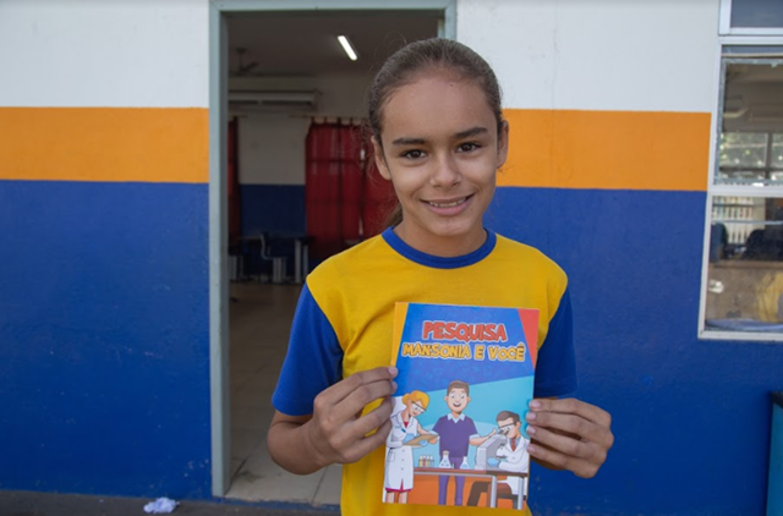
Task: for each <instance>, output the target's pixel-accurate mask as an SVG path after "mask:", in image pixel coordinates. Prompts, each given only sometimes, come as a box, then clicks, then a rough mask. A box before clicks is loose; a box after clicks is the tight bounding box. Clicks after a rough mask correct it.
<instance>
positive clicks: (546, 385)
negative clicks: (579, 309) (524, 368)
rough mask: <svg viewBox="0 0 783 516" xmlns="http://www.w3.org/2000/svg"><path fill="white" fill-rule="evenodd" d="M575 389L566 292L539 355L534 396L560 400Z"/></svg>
mask: <svg viewBox="0 0 783 516" xmlns="http://www.w3.org/2000/svg"><path fill="white" fill-rule="evenodd" d="M576 387H577V380H576V358H575V357H574V322H573V316H572V314H571V296H570V294H569V292H568V288H566V290H565V292H563V296H562V297H561V298H560V305H559V306H558V309H557V312H555V315H554V317H552V320H551V321H549V330H548V331H547V334H546V338H545V339H544V343H543V344H542V345H541V347H540V349H539V352H538V358H537V360H536V379H535V392H534V396H535V397H537V398H547V397H552V396H563V395H565V394H569V393H571V392H573V391H575V390H576Z"/></svg>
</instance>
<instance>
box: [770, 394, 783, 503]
mask: <svg viewBox="0 0 783 516" xmlns="http://www.w3.org/2000/svg"><path fill="white" fill-rule="evenodd" d="M767 516H783V392H780V393H778V394H777V395H776V402H775V403H774V404H773V406H772V439H771V442H770V452H769V482H768V483H767Z"/></svg>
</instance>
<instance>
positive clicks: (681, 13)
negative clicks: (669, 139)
mask: <svg viewBox="0 0 783 516" xmlns="http://www.w3.org/2000/svg"><path fill="white" fill-rule="evenodd" d="M718 11H719V0H655V1H653V0H459V1H458V4H457V38H458V40H459V41H461V42H462V43H465V44H466V45H468V46H470V47H472V48H473V49H474V50H476V51H477V52H478V53H480V54H481V55H482V56H484V57H485V58H487V60H488V61H489V62H490V64H491V65H492V66H493V68H494V70H495V73H496V74H497V75H498V78H499V80H500V82H501V86H502V88H503V90H504V94H505V99H504V105H505V106H506V107H513V108H530V109H580V110H624V111H685V112H709V111H711V109H712V107H713V105H714V104H715V101H716V96H717V85H716V84H715V80H716V77H715V65H716V59H717V52H718V47H717V33H718Z"/></svg>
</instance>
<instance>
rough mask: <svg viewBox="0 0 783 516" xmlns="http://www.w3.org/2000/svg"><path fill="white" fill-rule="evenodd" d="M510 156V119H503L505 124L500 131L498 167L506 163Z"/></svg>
mask: <svg viewBox="0 0 783 516" xmlns="http://www.w3.org/2000/svg"><path fill="white" fill-rule="evenodd" d="M507 158H508V121H507V120H503V126H502V127H501V128H500V132H499V133H498V168H500V167H502V166H503V165H505V164H506V159H507Z"/></svg>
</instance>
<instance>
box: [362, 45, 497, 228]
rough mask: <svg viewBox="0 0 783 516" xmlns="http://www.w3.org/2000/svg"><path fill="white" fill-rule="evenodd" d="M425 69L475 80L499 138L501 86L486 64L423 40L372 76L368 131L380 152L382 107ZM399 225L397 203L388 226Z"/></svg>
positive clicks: (467, 52) (466, 51)
mask: <svg viewBox="0 0 783 516" xmlns="http://www.w3.org/2000/svg"><path fill="white" fill-rule="evenodd" d="M428 69H432V70H442V71H443V72H446V73H452V74H456V75H458V76H459V77H460V78H461V79H465V80H471V81H475V82H476V83H477V84H478V85H479V86H480V87H481V89H482V90H484V94H485V96H486V99H487V104H488V105H489V108H490V109H491V110H492V113H493V114H494V115H495V119H496V120H497V127H498V135H499V134H500V131H501V130H502V128H503V111H502V108H501V93H500V86H499V85H498V80H497V77H495V72H493V71H492V68H491V67H490V66H489V64H487V62H486V61H485V60H484V58H482V57H481V56H480V55H478V54H477V53H476V52H474V51H473V50H471V49H470V48H468V47H467V46H465V45H463V44H462V43H458V42H456V41H453V40H450V39H443V38H433V39H425V40H421V41H416V42H413V43H411V44H409V45H407V46H405V47H403V48H401V49H400V50H398V51H397V52H395V53H394V54H392V56H391V57H389V59H387V60H386V62H385V63H384V65H383V66H382V67H381V69H380V70H379V71H378V73H377V74H376V75H375V79H373V82H372V85H371V86H370V91H369V94H368V111H369V117H368V118H369V126H370V127H369V129H370V131H371V132H372V135H373V136H375V139H376V140H377V141H378V145H379V146H380V147H381V150H383V147H382V144H381V130H382V125H383V108H384V107H385V105H386V103H387V102H388V101H389V98H390V97H391V94H392V93H394V91H395V90H397V89H398V88H400V87H402V86H405V85H406V84H410V83H411V82H413V81H414V80H415V79H416V76H417V74H419V73H421V72H423V71H425V70H428ZM400 222H402V209H401V208H400V206H399V204H398V205H397V207H396V208H395V209H394V212H392V214H391V215H390V216H389V219H388V221H387V223H388V225H389V226H396V225H397V224H399V223H400Z"/></svg>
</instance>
